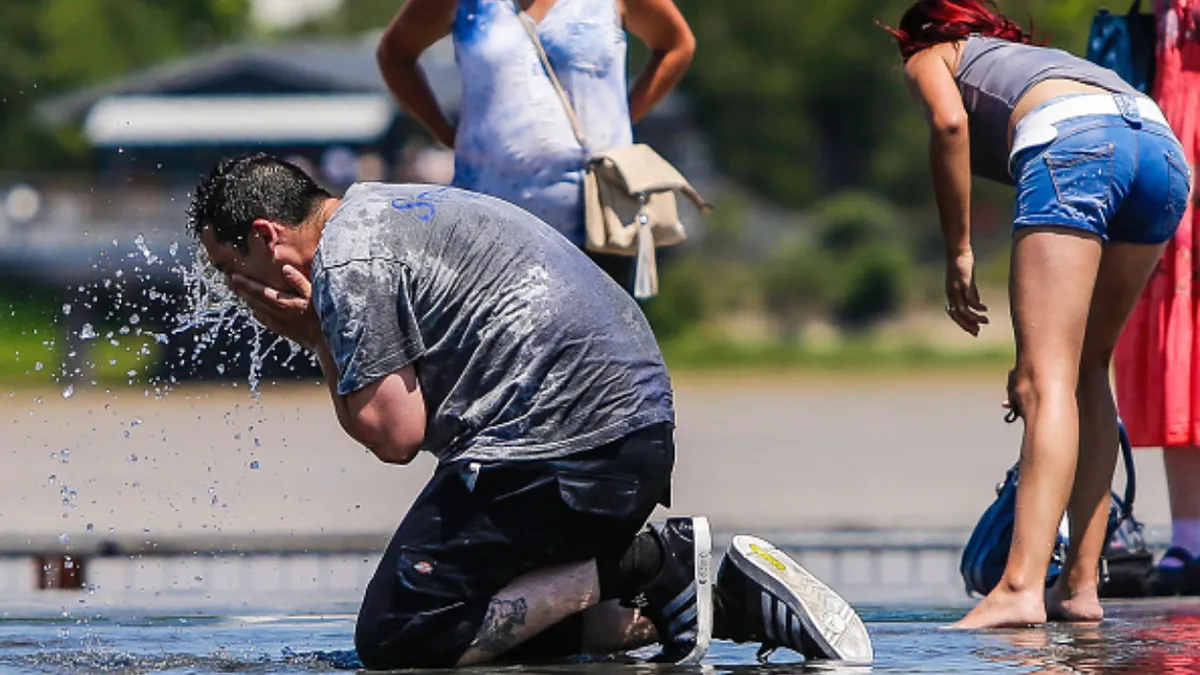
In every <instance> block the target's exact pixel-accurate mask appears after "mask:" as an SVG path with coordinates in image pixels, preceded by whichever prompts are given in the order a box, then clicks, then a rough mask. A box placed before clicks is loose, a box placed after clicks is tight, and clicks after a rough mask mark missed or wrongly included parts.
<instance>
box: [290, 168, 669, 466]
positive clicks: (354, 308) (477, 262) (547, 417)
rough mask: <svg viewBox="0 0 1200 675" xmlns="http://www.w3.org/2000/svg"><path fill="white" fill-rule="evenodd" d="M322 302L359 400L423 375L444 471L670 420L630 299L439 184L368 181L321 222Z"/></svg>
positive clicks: (512, 213)
mask: <svg viewBox="0 0 1200 675" xmlns="http://www.w3.org/2000/svg"><path fill="white" fill-rule="evenodd" d="M313 303H314V306H315V308H316V311H317V313H318V315H319V316H320V319H321V329H322V332H323V333H324V334H325V338H326V340H327V341H328V342H329V346H330V349H331V351H332V352H333V358H334V361H335V362H336V364H337V369H338V385H337V388H338V392H339V393H341V394H349V393H351V392H353V391H356V390H358V389H361V388H363V387H365V386H367V385H369V384H371V383H373V382H375V381H377V380H379V379H381V378H383V377H384V376H386V375H388V374H389V373H392V372H394V371H396V370H399V369H400V368H403V367H404V366H406V365H409V364H415V368H416V373H417V379H418V380H419V382H420V385H421V391H422V393H423V395H424V398H425V405H426V411H427V415H428V417H427V422H426V427H425V441H424V443H423V444H422V446H421V449H423V450H427V451H429V452H431V453H433V454H434V455H436V456H437V457H438V459H439V461H442V462H445V461H450V460H456V459H475V460H529V459H545V458H552V457H563V456H567V455H571V454H575V453H579V452H583V451H586V450H590V449H593V448H596V447H599V446H601V445H604V444H606V443H609V442H612V441H615V440H617V439H619V438H621V437H622V436H626V435H628V434H630V433H632V432H634V431H637V430H638V429H642V428H644V427H647V426H650V425H652V424H656V423H661V422H672V423H673V422H674V409H673V402H672V393H671V383H670V379H669V377H668V375H667V371H666V367H665V366H664V364H663V360H662V354H661V353H660V351H659V349H658V345H657V343H656V342H655V339H654V334H653V333H652V332H651V330H650V327H649V325H648V324H647V323H646V319H645V317H644V316H643V315H642V312H641V310H640V309H639V308H638V306H637V304H636V303H635V302H634V301H633V299H632V298H630V297H629V295H628V294H626V293H625V292H624V291H623V290H622V289H621V287H620V286H618V285H617V284H616V283H614V282H613V281H612V280H611V279H610V278H609V277H608V276H607V275H606V274H605V273H604V272H603V271H601V270H600V269H599V268H598V267H596V266H595V265H593V264H592V263H591V261H589V260H588V259H587V256H585V255H584V254H583V253H582V252H580V251H579V250H578V249H577V248H576V247H575V246H574V245H573V244H571V243H570V242H569V241H568V240H567V239H566V238H564V237H563V236H562V235H561V234H559V233H558V232H556V231H555V230H554V229H553V228H551V227H550V226H549V225H547V224H545V223H543V222H542V221H540V220H538V219H537V218H536V217H535V216H533V215H531V214H529V213H528V212H526V211H524V210H522V209H520V208H518V207H516V206H513V205H511V204H508V203H507V202H504V201H501V200H499V199H495V198H492V197H488V196H485V195H482V194H478V193H474V192H468V191H465V190H457V189H454V188H448V187H442V186H432V185H390V184H384V183H359V184H356V185H354V186H352V187H351V188H350V189H349V190H347V191H346V194H345V196H344V197H343V199H342V203H341V205H340V206H339V207H338V209H337V211H336V212H335V213H334V214H333V216H332V217H331V218H330V220H329V221H328V222H327V223H326V225H325V230H324V233H323V234H322V236H321V243H320V245H319V247H318V249H317V254H316V259H315V260H314V262H313Z"/></svg>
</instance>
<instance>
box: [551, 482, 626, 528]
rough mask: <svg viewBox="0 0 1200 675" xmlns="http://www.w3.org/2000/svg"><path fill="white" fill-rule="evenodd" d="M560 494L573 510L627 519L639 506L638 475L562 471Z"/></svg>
mask: <svg viewBox="0 0 1200 675" xmlns="http://www.w3.org/2000/svg"><path fill="white" fill-rule="evenodd" d="M557 478H558V494H559V497H560V498H561V499H562V501H563V503H564V504H566V505H567V506H568V507H569V508H570V509H571V510H573V511H579V512H581V513H589V514H592V515H597V516H606V517H609V518H628V517H629V516H631V515H632V514H633V511H634V509H635V508H636V507H637V505H638V488H639V486H640V483H639V481H638V479H637V478H636V477H635V476H614V475H606V474H591V473H578V472H574V471H560V472H559V473H558V474H557Z"/></svg>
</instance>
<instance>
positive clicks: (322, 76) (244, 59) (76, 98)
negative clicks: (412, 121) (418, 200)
mask: <svg viewBox="0 0 1200 675" xmlns="http://www.w3.org/2000/svg"><path fill="white" fill-rule="evenodd" d="M421 65H422V66H423V67H424V68H425V71H426V74H427V75H428V77H429V82H430V86H432V87H433V89H434V94H435V95H436V96H437V98H438V101H440V102H441V104H442V105H443V106H445V107H446V108H447V109H450V110H453V109H455V108H456V107H457V105H458V101H459V91H460V80H459V77H458V68H457V66H456V65H455V63H454V52H453V47H452V45H451V44H450V43H449V41H445V40H444V41H442V42H439V43H438V44H436V45H434V47H433V48H431V49H430V50H429V51H428V52H427V53H426V54H425V55H424V56H423V57H422V59H421ZM353 93H358V94H364V93H382V94H386V93H387V89H386V87H385V85H384V83H383V80H382V78H381V77H380V75H379V69H378V67H377V65H376V63H375V40H374V39H361V40H353V41H316V42H314V41H309V42H297V43H282V44H268V45H238V46H228V47H221V48H218V49H215V50H213V51H210V52H206V53H202V54H199V55H196V56H192V57H188V58H183V59H179V60H176V61H171V62H168V63H165V64H163V65H161V66H156V67H153V68H149V69H147V70H143V71H139V72H135V73H132V74H130V75H127V76H125V77H122V78H119V79H117V80H114V81H112V82H107V83H104V84H101V85H99V86H96V87H91V88H89V89H85V90H82V91H79V92H75V93H72V94H68V95H65V96H60V97H57V98H54V99H50V100H47V101H45V102H43V103H42V104H41V105H39V106H38V107H37V109H36V110H35V115H37V117H38V119H39V120H40V121H41V122H43V123H45V124H47V125H50V126H61V125H65V124H81V123H83V121H84V119H85V118H86V117H87V115H88V113H89V112H90V111H91V109H92V107H93V106H94V105H95V104H96V103H98V102H99V101H101V100H104V99H106V98H110V97H117V96H139V95H142V96H145V95H153V96H184V95H205V96H211V95H225V94H261V95H269V94H353Z"/></svg>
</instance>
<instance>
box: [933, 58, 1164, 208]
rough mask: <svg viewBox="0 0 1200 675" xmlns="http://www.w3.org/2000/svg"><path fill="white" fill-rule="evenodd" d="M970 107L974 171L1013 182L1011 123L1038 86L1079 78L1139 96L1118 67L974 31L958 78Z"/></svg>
mask: <svg viewBox="0 0 1200 675" xmlns="http://www.w3.org/2000/svg"><path fill="white" fill-rule="evenodd" d="M954 79H955V80H956V81H957V82H958V90H959V91H960V92H961V93H962V97H963V104H964V105H965V106H966V109H967V120H968V123H969V133H970V137H971V171H972V173H974V174H975V175H977V176H982V177H984V178H990V179H992V180H996V181H999V182H1001V183H1005V184H1007V185H1013V183H1014V181H1013V179H1012V177H1011V176H1009V173H1008V123H1009V119H1010V118H1011V117H1012V112H1013V108H1015V107H1016V105H1017V102H1018V101H1020V100H1021V97H1022V96H1024V95H1025V92H1027V91H1029V90H1030V89H1031V88H1033V86H1034V85H1037V84H1040V83H1042V82H1045V81H1046V80H1074V81H1076V82H1082V83H1084V84H1090V85H1092V86H1094V87H1100V88H1101V89H1107V90H1109V91H1112V92H1119V93H1123V94H1130V95H1133V96H1139V95H1140V94H1139V92H1138V91H1137V90H1136V89H1134V88H1133V87H1132V86H1131V85H1129V83H1127V82H1125V80H1122V79H1121V78H1120V76H1118V75H1117V74H1116V73H1114V72H1113V71H1111V70H1109V69H1107V68H1103V67H1101V66H1098V65H1096V64H1094V63H1092V62H1090V61H1086V60H1084V59H1081V58H1079V57H1078V56H1075V55H1074V54H1071V53H1068V52H1065V51H1062V50H1061V49H1050V48H1048V47H1036V46H1033V45H1024V44H1019V43H1016V42H1009V41H1008V40H1001V39H999V38H989V37H982V36H978V35H972V36H971V37H969V38H967V41H966V45H964V46H963V50H962V59H961V60H960V61H959V64H958V73H957V74H956V75H955V76H954Z"/></svg>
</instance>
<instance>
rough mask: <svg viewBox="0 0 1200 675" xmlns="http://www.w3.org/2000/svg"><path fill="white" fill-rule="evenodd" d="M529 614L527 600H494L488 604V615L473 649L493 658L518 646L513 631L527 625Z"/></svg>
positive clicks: (472, 644)
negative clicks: (526, 620)
mask: <svg viewBox="0 0 1200 675" xmlns="http://www.w3.org/2000/svg"><path fill="white" fill-rule="evenodd" d="M528 613H529V605H528V604H527V603H526V602H525V598H517V599H515V600H503V599H500V598H492V601H491V602H490V603H488V610H487V615H486V616H484V617H483V626H482V627H481V628H480V629H479V635H477V636H476V637H475V641H474V642H472V643H471V647H473V648H475V649H478V650H480V651H484V652H488V653H489V654H492V655H493V656H496V655H500V654H503V653H504V652H506V651H508V650H510V649H512V648H513V647H514V646H516V636H514V635H513V631H514V630H516V628H517V627H518V626H524V625H525V617H526V615H527V614H528Z"/></svg>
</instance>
